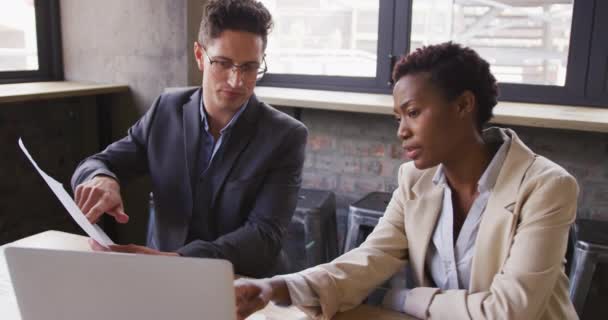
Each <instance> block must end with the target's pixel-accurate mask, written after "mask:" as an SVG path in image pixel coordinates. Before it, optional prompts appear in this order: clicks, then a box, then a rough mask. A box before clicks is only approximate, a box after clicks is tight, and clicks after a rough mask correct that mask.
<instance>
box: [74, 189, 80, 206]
mask: <svg viewBox="0 0 608 320" xmlns="http://www.w3.org/2000/svg"><path fill="white" fill-rule="evenodd" d="M81 194H82V184H79V185H78V186H76V190H75V191H74V202H76V205H78V203H79V202H80V198H81V197H82V195H81Z"/></svg>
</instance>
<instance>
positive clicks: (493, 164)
mask: <svg viewBox="0 0 608 320" xmlns="http://www.w3.org/2000/svg"><path fill="white" fill-rule="evenodd" d="M482 138H483V141H484V142H485V143H489V144H499V143H500V147H499V148H498V151H496V153H495V154H494V156H493V157H492V160H491V161H490V164H488V167H487V168H486V170H485V171H484V172H483V174H482V175H481V177H480V178H479V181H478V182H477V191H479V192H480V193H481V192H484V191H489V190H490V189H492V188H493V187H494V185H495V184H496V180H497V179H498V174H499V173H500V169H501V168H502V164H503V163H504V161H505V158H506V157H507V151H508V150H509V146H510V145H511V138H510V137H509V136H507V135H503V134H502V133H501V132H500V129H498V128H489V129H487V130H484V131H483V133H482ZM433 183H434V184H435V185H438V186H444V187H445V186H446V185H447V181H446V177H445V173H444V171H443V164H440V165H439V168H437V172H435V175H434V176H433Z"/></svg>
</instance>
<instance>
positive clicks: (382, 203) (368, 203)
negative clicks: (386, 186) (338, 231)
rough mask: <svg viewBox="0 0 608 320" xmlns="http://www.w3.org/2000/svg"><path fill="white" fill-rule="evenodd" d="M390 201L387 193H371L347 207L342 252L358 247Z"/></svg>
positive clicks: (389, 195)
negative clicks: (346, 222) (346, 223)
mask: <svg viewBox="0 0 608 320" xmlns="http://www.w3.org/2000/svg"><path fill="white" fill-rule="evenodd" d="M390 200H391V194H390V193H388V192H371V193H368V194H367V195H365V196H364V197H363V198H361V199H359V200H358V201H356V202H355V203H353V204H351V205H350V206H349V212H348V226H347V231H346V237H345V240H344V250H343V252H347V251H350V250H352V249H354V248H356V247H357V246H359V245H360V244H361V243H362V242H363V241H365V238H366V237H367V236H368V235H369V233H370V232H371V230H372V229H373V228H374V227H375V226H376V225H377V224H378V220H380V217H382V215H383V214H384V210H385V209H386V206H387V205H388V203H389V201H390Z"/></svg>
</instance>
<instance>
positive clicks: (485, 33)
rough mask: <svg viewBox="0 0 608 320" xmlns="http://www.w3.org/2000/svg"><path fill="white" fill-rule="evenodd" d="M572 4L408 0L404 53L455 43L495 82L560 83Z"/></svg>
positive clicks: (556, 0)
mask: <svg viewBox="0 0 608 320" xmlns="http://www.w3.org/2000/svg"><path fill="white" fill-rule="evenodd" d="M572 7H573V0H500V1H498V0H414V2H413V11H412V34H411V39H410V50H414V49H416V48H419V47H421V46H423V45H428V44H434V43H440V42H444V41H449V40H452V41H455V42H458V43H461V44H464V45H466V46H469V47H471V48H473V49H475V50H476V51H477V52H478V53H479V54H480V55H481V56H482V57H484V58H485V59H486V60H488V62H489V63H490V64H491V66H492V72H493V73H494V75H495V76H496V78H497V79H498V81H500V82H511V83H523V84H539V85H559V86H563V85H564V84H565V82H566V67H567V64H568V49H569V45H570V43H569V41H570V29H571V25H572Z"/></svg>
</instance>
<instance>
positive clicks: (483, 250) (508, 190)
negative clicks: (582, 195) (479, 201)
mask: <svg viewBox="0 0 608 320" xmlns="http://www.w3.org/2000/svg"><path fill="white" fill-rule="evenodd" d="M502 132H503V134H508V135H509V136H511V146H510V147H509V151H508V153H507V157H506V158H505V162H504V163H503V166H502V168H501V170H500V173H499V175H498V179H497V180H496V185H495V186H494V188H493V191H492V194H491V195H490V198H489V199H488V203H487V205H486V209H485V211H484V214H483V216H482V218H481V223H480V225H479V232H478V234H477V238H476V240H475V254H474V255H473V262H472V267H471V275H472V276H471V280H470V283H469V290H470V291H471V292H478V291H483V290H488V289H489V288H490V285H491V284H492V280H493V279H494V276H495V275H496V274H497V273H498V272H500V270H501V269H502V267H503V264H504V262H505V260H506V259H507V255H508V253H509V248H510V247H511V241H512V240H513V235H514V234H515V229H516V227H517V223H516V222H517V216H516V214H515V213H514V212H513V211H514V208H515V207H516V205H515V201H516V199H517V193H518V190H519V187H520V185H521V181H522V180H523V178H524V175H525V173H526V171H527V170H528V168H529V167H530V165H532V162H533V161H534V154H533V153H532V151H530V149H528V148H527V147H526V146H525V145H524V144H523V143H522V142H521V140H519V138H518V137H517V135H516V134H515V133H514V132H513V131H511V130H508V129H504V130H502Z"/></svg>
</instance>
